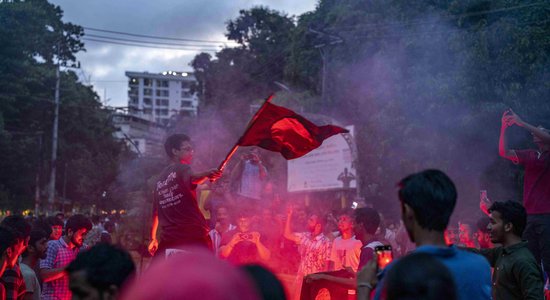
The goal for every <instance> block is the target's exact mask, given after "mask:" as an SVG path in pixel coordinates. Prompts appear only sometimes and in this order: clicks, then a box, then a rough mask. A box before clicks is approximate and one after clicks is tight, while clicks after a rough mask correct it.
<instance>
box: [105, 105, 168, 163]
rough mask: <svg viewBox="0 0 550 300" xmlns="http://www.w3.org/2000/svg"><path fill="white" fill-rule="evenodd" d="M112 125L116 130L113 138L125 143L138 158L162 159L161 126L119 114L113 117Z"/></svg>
mask: <svg viewBox="0 0 550 300" xmlns="http://www.w3.org/2000/svg"><path fill="white" fill-rule="evenodd" d="M113 125H114V126H115V127H116V128H117V131H116V132H115V134H114V136H115V137H116V138H118V139H120V140H123V141H124V142H126V144H127V145H128V148H129V149H130V150H131V151H133V152H136V153H137V154H138V155H140V156H149V157H164V149H163V147H164V146H163V145H164V139H165V137H166V128H165V127H164V126H163V125H160V124H158V123H156V122H152V121H148V120H145V119H141V118H139V117H136V116H132V115H129V114H121V113H115V114H114V115H113Z"/></svg>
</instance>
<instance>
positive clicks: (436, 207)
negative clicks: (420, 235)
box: [398, 170, 457, 232]
mask: <svg viewBox="0 0 550 300" xmlns="http://www.w3.org/2000/svg"><path fill="white" fill-rule="evenodd" d="M398 194H399V200H401V202H402V203H404V204H407V205H408V206H410V207H411V208H412V210H413V211H414V214H415V216H416V220H417V221H418V224H419V225H420V227H422V228H424V229H428V230H436V231H441V232H443V231H444V230H445V228H446V227H447V225H448V224H449V219H450V218H451V214H452V213H453V210H454V207H455V205H456V198H457V192H456V187H455V185H454V183H453V181H452V180H451V179H450V178H449V177H448V176H447V175H446V174H445V173H443V172H442V171H439V170H425V171H422V172H419V173H414V174H411V175H409V176H407V177H405V178H404V179H403V180H401V182H399V192H398Z"/></svg>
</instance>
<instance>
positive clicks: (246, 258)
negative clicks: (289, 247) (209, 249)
mask: <svg viewBox="0 0 550 300" xmlns="http://www.w3.org/2000/svg"><path fill="white" fill-rule="evenodd" d="M251 216H252V214H251V212H250V211H240V212H239V213H238V215H237V219H236V221H237V228H236V229H234V230H231V231H228V232H226V233H225V234H224V235H223V236H222V241H221V243H220V251H219V255H220V257H221V258H226V259H228V260H229V261H230V262H232V263H234V264H236V265H241V264H250V263H266V262H268V261H269V258H270V257H271V251H269V249H268V248H267V247H266V246H265V242H266V241H265V240H264V238H263V237H262V235H261V234H260V233H259V232H258V231H256V230H254V229H253V228H252V226H251V221H252V220H251Z"/></svg>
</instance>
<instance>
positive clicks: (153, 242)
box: [147, 210, 159, 255]
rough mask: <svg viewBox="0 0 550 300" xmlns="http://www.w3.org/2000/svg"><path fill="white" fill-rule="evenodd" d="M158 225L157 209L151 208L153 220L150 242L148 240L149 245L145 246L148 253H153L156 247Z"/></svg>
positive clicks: (157, 243) (157, 244)
mask: <svg viewBox="0 0 550 300" xmlns="http://www.w3.org/2000/svg"><path fill="white" fill-rule="evenodd" d="M158 226H159V215H158V211H157V210H153V220H152V225H151V235H150V238H151V242H149V246H148V247H147V250H149V253H151V255H154V254H155V252H156V251H157V249H158V246H159V242H158V241H157V229H158Z"/></svg>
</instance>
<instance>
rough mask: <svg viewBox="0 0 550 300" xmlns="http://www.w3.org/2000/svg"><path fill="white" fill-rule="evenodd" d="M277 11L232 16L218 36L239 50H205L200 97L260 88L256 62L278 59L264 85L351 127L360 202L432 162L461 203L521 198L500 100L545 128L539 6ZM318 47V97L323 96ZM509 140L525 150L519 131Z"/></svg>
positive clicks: (472, 0)
mask: <svg viewBox="0 0 550 300" xmlns="http://www.w3.org/2000/svg"><path fill="white" fill-rule="evenodd" d="M285 18H286V16H284V15H283V14H281V13H278V12H276V11H272V10H269V9H267V8H253V9H251V10H247V11H241V12H240V15H239V17H238V18H236V19H235V20H231V21H229V22H228V26H227V31H228V32H227V36H228V37H229V38H230V39H234V40H235V41H237V42H239V43H240V44H241V45H242V47H241V48H240V49H236V50H228V49H225V50H223V51H222V52H220V53H218V55H217V56H218V58H217V59H214V60H210V57H209V60H208V65H209V66H216V67H214V68H212V67H211V68H210V69H204V70H207V71H205V72H206V74H207V75H208V76H212V77H211V78H210V79H208V78H207V79H206V81H207V82H208V83H207V87H208V88H207V93H211V95H215V94H216V93H220V94H221V93H222V92H221V91H230V93H231V94H235V95H240V94H244V92H242V91H240V90H235V89H234V87H235V86H239V87H241V86H242V87H246V88H247V91H248V92H250V94H253V93H254V92H259V91H261V89H260V90H258V89H254V88H251V89H249V88H250V87H255V86H258V85H259V84H261V83H266V82H268V81H267V80H265V78H264V77H263V76H260V75H262V74H260V75H258V74H257V73H255V72H254V71H253V70H254V68H255V67H256V65H257V64H260V65H270V63H271V64H277V66H276V68H275V67H270V70H272V69H273V70H277V72H278V70H283V77H282V78H279V77H277V76H275V77H273V78H270V79H269V80H274V79H275V78H276V79H275V80H281V82H286V83H289V85H290V86H291V87H292V88H293V90H294V89H295V90H299V91H300V93H299V94H296V96H295V98H296V100H297V101H299V102H300V103H301V106H302V107H304V108H305V109H306V110H307V111H311V112H320V113H324V114H329V115H332V116H335V117H337V118H340V119H342V120H344V121H343V122H344V123H350V124H355V125H356V127H357V129H358V130H357V143H358V149H359V172H360V174H361V182H362V183H363V191H365V196H367V198H373V199H374V198H390V199H392V198H393V193H394V189H395V183H396V182H397V181H398V180H399V179H400V178H402V177H403V176H405V175H406V174H407V173H409V172H414V171H419V170H421V169H423V168H434V167H435V168H440V169H443V170H445V171H447V172H449V173H450V174H451V175H452V176H453V178H455V180H456V181H457V184H458V185H459V189H460V191H461V198H464V199H467V200H466V203H469V204H471V203H472V202H475V201H477V200H476V199H477V197H478V195H477V190H479V188H487V187H490V191H489V193H490V195H491V192H493V195H495V196H497V197H499V198H500V197H502V198H518V197H519V195H521V191H520V189H521V180H519V179H520V178H521V174H520V173H518V172H520V169H516V168H512V167H511V166H510V164H509V163H506V162H502V160H501V159H500V158H499V157H498V155H497V151H496V148H497V141H498V128H499V125H500V124H499V122H500V115H501V114H502V111H503V110H504V109H506V108H508V107H511V108H513V109H514V110H515V111H516V112H518V113H519V114H520V115H521V116H522V117H524V119H526V120H528V121H531V122H532V123H535V124H539V123H542V124H546V125H547V126H548V125H550V124H548V116H549V115H550V101H548V99H549V98H550V89H549V87H550V77H549V75H548V74H549V73H548V70H549V69H550V60H549V55H550V22H549V21H548V20H550V3H549V2H548V1H517V0H516V1H513V0H499V1H480V0H468V1H457V0H454V1H450V0H446V1H434V0H431V1H429V0H426V1H402V0H392V1H386V0H372V1H360V0H321V1H319V3H318V5H317V7H316V9H315V10H314V11H312V12H307V13H305V14H303V15H301V16H298V17H297V18H296V21H295V26H294V25H293V26H291V25H290V23H288V20H289V19H285ZM274 24H278V25H277V27H274V26H273V25H274ZM292 24H294V23H292ZM281 37H283V38H281ZM331 37H338V38H340V39H341V40H342V43H331ZM273 41H279V43H276V44H277V45H276V46H275V45H274V43H273ZM274 49H277V50H276V51H273V50H274ZM320 50H322V51H323V55H326V57H327V65H326V68H327V97H320V93H321V90H322V89H321V78H322V67H323V60H322V55H321V53H320ZM228 53H231V54H232V55H235V56H232V57H231V58H229V57H228V56H227V55H225V54H228ZM278 54H280V55H278ZM236 56H238V57H240V58H241V60H240V61H238V60H237V59H236ZM244 58H246V59H244ZM237 61H238V63H237ZM222 65H223V66H224V67H223V68H222V67H220V66H222ZM250 65H252V66H253V67H250ZM256 68H257V67H256ZM196 69H197V68H196ZM235 69H238V72H235ZM214 70H215V71H214ZM277 72H275V73H274V74H278V73H277ZM214 77H216V78H223V80H217V81H215V80H212V78H214ZM243 82H246V84H243ZM208 90H209V91H208ZM218 91H220V92H218ZM304 93H305V94H309V95H310V96H307V97H304V96H303V95H304ZM250 94H248V95H250ZM260 96H262V94H256V97H260ZM215 97H219V96H215ZM285 97H288V95H287V94H286V93H285ZM251 98H253V97H248V98H247V99H251ZM323 98H325V99H328V101H327V102H322V101H323V100H322V99H323ZM235 101H238V100H235ZM285 101H287V102H289V103H291V102H292V101H288V100H285ZM245 102H246V101H245ZM209 104H212V105H214V106H217V107H223V106H224V105H227V103H222V102H217V103H216V102H209ZM299 106H300V105H299ZM511 140H512V144H513V146H514V147H518V148H521V147H528V146H529V144H528V139H527V134H526V133H525V132H524V131H522V130H520V129H513V130H512V132H511ZM388 201H391V200H388Z"/></svg>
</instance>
